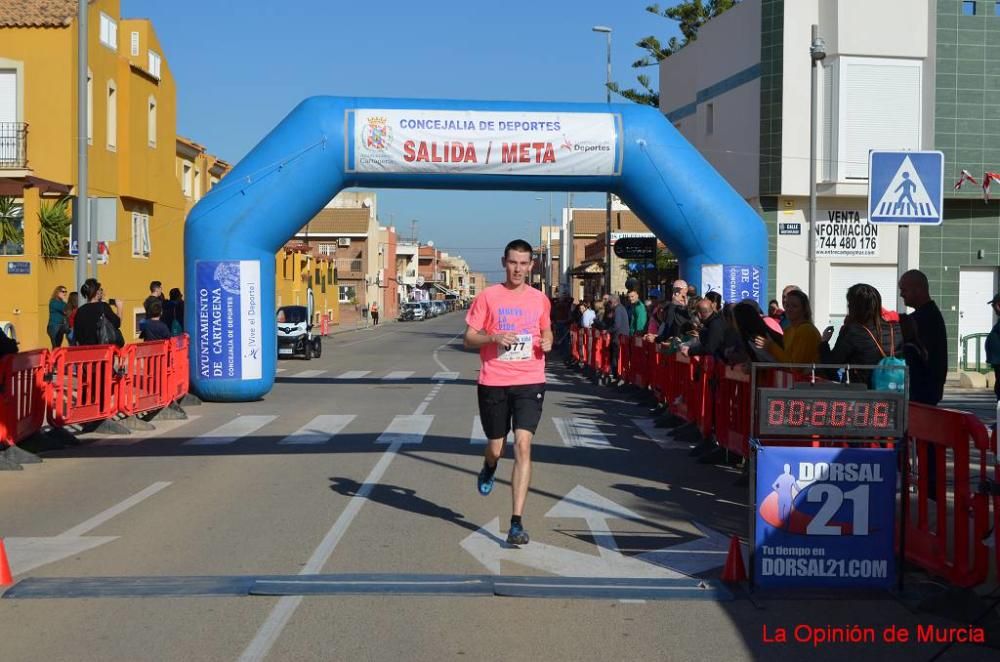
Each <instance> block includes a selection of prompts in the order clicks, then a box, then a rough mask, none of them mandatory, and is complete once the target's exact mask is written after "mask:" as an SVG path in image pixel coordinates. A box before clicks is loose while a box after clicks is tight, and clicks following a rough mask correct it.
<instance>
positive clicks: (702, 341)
mask: <svg viewBox="0 0 1000 662" xmlns="http://www.w3.org/2000/svg"><path fill="white" fill-rule="evenodd" d="M698 318H699V319H701V331H699V332H698V340H697V342H695V343H693V344H692V345H691V346H690V347H687V346H683V347H682V348H681V351H682V352H683V353H684V354H686V355H688V356H717V355H718V354H719V352H720V351H721V350H722V339H723V337H724V336H725V334H726V323H725V321H724V320H723V319H722V315H720V314H719V313H718V312H716V310H715V306H714V305H713V304H712V302H711V301H709V300H708V299H702V300H701V301H699V302H698Z"/></svg>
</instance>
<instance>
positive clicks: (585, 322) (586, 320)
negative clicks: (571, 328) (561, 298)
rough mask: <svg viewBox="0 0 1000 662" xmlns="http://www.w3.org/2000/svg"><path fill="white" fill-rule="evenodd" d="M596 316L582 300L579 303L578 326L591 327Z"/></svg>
mask: <svg viewBox="0 0 1000 662" xmlns="http://www.w3.org/2000/svg"><path fill="white" fill-rule="evenodd" d="M596 318H597V313H595V312H594V311H593V310H591V308H590V307H589V306H588V305H587V302H586V301H584V302H582V303H581V304H580V326H582V327H583V328H585V329H589V328H592V327H593V326H594V320H595V319H596Z"/></svg>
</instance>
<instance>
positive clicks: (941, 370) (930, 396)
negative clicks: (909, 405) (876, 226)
mask: <svg viewBox="0 0 1000 662" xmlns="http://www.w3.org/2000/svg"><path fill="white" fill-rule="evenodd" d="M899 294H900V296H901V297H903V303H905V304H906V305H907V306H909V307H910V308H913V309H914V311H913V313H912V314H911V315H910V319H912V320H913V321H914V322H915V323H916V326H917V338H918V340H919V341H920V344H921V345H922V346H923V348H924V350H926V352H927V362H926V364H924V365H920V366H917V365H915V366H911V367H910V401H911V402H920V403H922V404H925V405H931V406H937V404H938V403H939V402H941V398H943V397H944V382H945V379H947V377H948V332H947V331H946V330H945V326H944V317H942V316H941V311H940V310H939V309H938V307H937V304H936V303H934V300H933V299H931V295H930V287H929V285H928V283H927V276H925V275H924V273H923V272H921V271H917V270H916V269H912V270H910V271H907V272H906V273H905V274H903V276H902V277H901V278H900V279H899Z"/></svg>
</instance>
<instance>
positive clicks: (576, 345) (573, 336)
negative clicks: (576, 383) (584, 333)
mask: <svg viewBox="0 0 1000 662" xmlns="http://www.w3.org/2000/svg"><path fill="white" fill-rule="evenodd" d="M569 355H570V358H571V359H573V362H574V363H579V362H580V327H578V326H577V325H576V324H573V325H571V326H570V327H569Z"/></svg>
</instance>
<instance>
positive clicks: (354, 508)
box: [240, 334, 458, 662]
mask: <svg viewBox="0 0 1000 662" xmlns="http://www.w3.org/2000/svg"><path fill="white" fill-rule="evenodd" d="M386 335H388V334H386ZM457 337H458V336H457V335H456V336H455V338H457ZM455 338H452V340H454V339H455ZM358 342H362V341H358ZM449 342H451V341H449ZM446 346H447V343H445V344H444V345H441V346H440V347H438V349H437V350H434V361H435V362H437V364H438V365H439V366H441V369H442V370H447V369H448V366H446V365H444V364H443V363H441V361H440V359H438V356H437V353H438V350H440V349H442V348H444V347H446ZM427 404H428V403H426V402H425V403H423V404H421V405H420V406H419V407H417V410H416V412H414V414H413V415H414V416H420V415H421V414H423V413H424V411H426V410H427ZM401 446H402V442H400V441H395V442H393V443H392V445H390V446H389V448H387V449H386V451H385V453H384V454H383V455H382V457H381V458H380V459H379V461H378V464H376V465H375V467H374V468H373V469H372V470H371V473H369V474H368V476H367V478H365V482H364V484H363V485H362V486H361V487H360V488H359V489H358V491H357V493H355V495H354V496H353V497H351V501H350V502H349V503H348V504H347V507H346V508H345V509H344V512H343V513H341V514H340V517H338V518H337V521H336V522H334V524H333V526H332V527H331V528H330V530H329V531H328V532H327V534H326V536H325V537H324V538H323V541H322V542H321V543H320V544H319V547H317V548H316V550H315V551H314V552H313V554H312V556H311V557H309V561H308V562H307V563H306V564H305V566H303V567H302V570H300V571H299V574H300V575H306V574H316V573H317V572H319V571H320V570H321V569H322V568H323V566H324V565H326V562H327V561H328V560H329V559H330V556H331V555H332V554H333V550H334V549H335V548H336V547H337V543H339V542H340V540H341V538H343V537H344V533H345V532H346V531H347V529H348V527H349V526H350V525H351V522H352V521H353V520H354V518H355V517H356V516H357V514H358V512H359V511H360V510H361V506H362V505H364V502H365V500H367V498H368V495H369V494H371V491H372V488H374V487H375V485H376V484H377V483H378V481H379V480H380V479H381V478H382V476H383V475H384V474H385V471H386V469H388V468H389V464H390V463H391V462H392V460H393V458H395V457H396V454H397V453H398V452H399V449H400V447H401ZM301 603H302V596H300V595H296V596H286V597H283V598H281V599H280V600H278V604H277V605H276V606H275V607H274V609H272V610H271V613H270V614H269V615H268V617H267V620H266V621H265V622H264V624H263V625H261V626H260V629H259V630H257V634H256V635H255V636H254V638H253V641H251V642H250V644H249V645H248V646H247V647H246V650H244V651H243V654H242V655H240V662H251V661H256V660H263V659H264V658H265V657H267V654H268V652H269V651H270V650H271V647H272V646H274V642H275V641H277V639H278V637H279V636H281V632H282V630H284V629H285V626H286V625H288V621H290V620H291V618H292V616H293V615H294V614H295V610H296V609H298V607H299V605H300V604H301Z"/></svg>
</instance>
